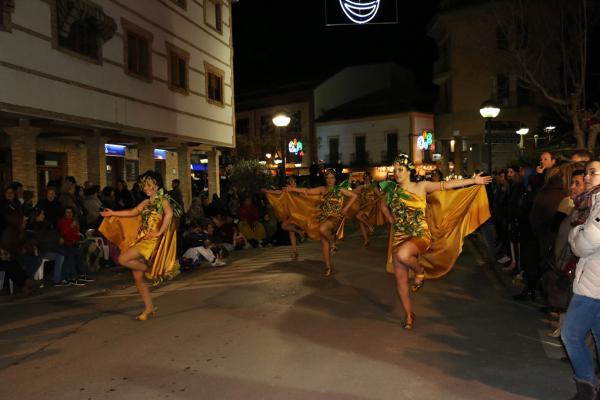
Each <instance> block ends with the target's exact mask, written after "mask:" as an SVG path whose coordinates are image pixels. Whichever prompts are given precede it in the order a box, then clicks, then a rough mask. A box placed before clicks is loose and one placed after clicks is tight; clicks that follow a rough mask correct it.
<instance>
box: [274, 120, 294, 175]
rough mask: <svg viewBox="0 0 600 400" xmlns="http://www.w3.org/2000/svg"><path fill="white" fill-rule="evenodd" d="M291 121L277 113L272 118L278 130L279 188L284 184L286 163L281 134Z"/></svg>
mask: <svg viewBox="0 0 600 400" xmlns="http://www.w3.org/2000/svg"><path fill="white" fill-rule="evenodd" d="M291 120H292V119H291V118H290V117H289V116H288V115H286V114H284V113H279V114H277V115H275V116H274V117H273V125H275V126H276V127H277V128H278V129H279V136H280V142H281V162H280V163H281V186H283V185H284V184H285V165H286V163H287V157H286V151H285V135H284V134H283V130H284V128H285V127H287V126H288V125H289V124H290V121H291ZM275 161H277V160H275Z"/></svg>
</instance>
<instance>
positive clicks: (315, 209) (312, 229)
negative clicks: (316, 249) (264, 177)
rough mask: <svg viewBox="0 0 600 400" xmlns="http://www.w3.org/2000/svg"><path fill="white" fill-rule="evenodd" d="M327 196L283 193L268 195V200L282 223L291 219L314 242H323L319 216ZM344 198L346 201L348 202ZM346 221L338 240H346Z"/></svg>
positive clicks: (340, 228)
mask: <svg viewBox="0 0 600 400" xmlns="http://www.w3.org/2000/svg"><path fill="white" fill-rule="evenodd" d="M324 197H325V196H321V195H319V194H300V193H296V192H282V193H280V194H273V193H267V200H268V201H269V203H270V204H271V206H272V207H273V211H274V212H275V215H276V216H277V218H278V219H279V220H280V221H285V220H286V219H290V220H291V221H292V222H293V223H294V225H296V226H297V227H298V228H300V229H302V230H303V231H304V232H306V234H307V235H308V237H309V238H311V239H312V240H321V235H320V233H319V224H320V223H321V222H320V221H319V216H320V215H321V209H320V206H321V202H322V201H323V199H324ZM346 199H347V198H346V197H345V196H344V201H346ZM344 220H345V218H343V219H342V220H341V222H339V227H338V229H337V231H336V239H338V240H342V239H343V238H344Z"/></svg>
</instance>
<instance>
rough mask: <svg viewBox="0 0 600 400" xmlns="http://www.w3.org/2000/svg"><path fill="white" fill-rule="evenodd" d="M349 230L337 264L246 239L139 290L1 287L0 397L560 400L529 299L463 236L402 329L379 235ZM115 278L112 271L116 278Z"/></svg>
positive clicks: (561, 381) (557, 370)
mask: <svg viewBox="0 0 600 400" xmlns="http://www.w3.org/2000/svg"><path fill="white" fill-rule="evenodd" d="M360 243H361V240H360V238H359V237H358V235H357V233H356V232H354V233H351V234H350V235H348V237H347V239H346V241H345V242H344V243H341V244H340V245H339V246H338V248H339V250H338V254H337V255H336V256H335V260H334V263H335V267H336V269H337V270H338V273H337V274H336V275H335V276H334V278H331V279H325V278H321V277H320V272H321V262H320V250H319V247H318V245H317V244H316V243H307V244H303V245H301V255H300V259H299V260H298V261H294V262H292V261H290V260H289V248H285V247H284V248H281V247H279V248H266V249H256V250H248V251H246V252H245V253H243V254H240V255H239V256H243V257H239V258H238V259H237V260H235V261H233V262H231V263H230V264H229V265H227V266H226V267H223V268H219V269H214V270H210V271H202V272H193V273H187V274H183V275H182V276H181V277H180V278H178V279H177V280H175V281H173V282H171V283H169V284H168V285H166V286H163V287H161V288H159V289H156V290H154V291H153V296H154V297H155V302H156V304H157V305H158V307H159V312H158V315H157V317H156V318H154V319H152V320H150V321H148V322H138V321H135V320H134V317H135V315H136V314H137V313H138V312H139V311H140V310H141V309H142V305H141V302H140V300H139V299H138V296H137V294H136V292H135V288H133V287H131V286H130V285H129V284H127V285H123V284H122V283H119V284H114V285H112V286H110V285H109V286H110V287H109V288H108V289H102V290H97V289H96V290H95V289H94V285H90V286H87V287H86V288H83V289H82V288H67V289H63V290H60V291H58V290H54V291H49V294H48V295H44V296H34V297H32V298H25V299H17V300H15V299H9V298H8V296H6V295H4V296H2V297H1V298H0V399H3V400H9V399H20V400H27V399H61V400H69V399H84V400H85V399H94V400H95V399H144V400H151V399H244V400H253V399H277V400H288V399H324V400H325V399H326V400H332V399H448V400H450V399H565V398H568V397H569V396H570V395H572V393H573V387H572V383H571V380H570V379H571V378H570V376H571V370H570V367H569V365H568V364H567V363H565V362H561V361H560V360H559V359H560V357H561V356H562V349H561V346H560V343H559V342H557V341H556V340H554V339H549V338H547V337H546V335H545V333H546V331H547V329H546V326H545V324H544V322H543V318H544V316H543V315H542V314H540V313H539V312H538V311H537V306H536V305H535V304H530V303H526V304H520V303H515V302H513V301H511V300H510V296H509V292H508V291H507V289H506V288H505V287H504V286H502V285H501V283H500V281H499V280H497V279H496V278H495V277H494V274H493V273H492V272H491V271H490V270H489V269H487V267H485V266H483V265H481V260H480V258H479V256H478V254H479V251H478V250H477V248H476V247H477V242H476V241H467V245H466V247H465V251H464V252H463V255H462V256H461V257H460V258H459V260H458V262H457V265H456V267H455V268H454V270H453V271H452V272H451V273H450V275H448V276H447V277H446V278H444V279H442V280H437V281H428V282H426V284H425V287H424V289H423V290H422V291H421V292H419V293H417V294H416V295H414V296H413V300H414V302H415V308H416V309H415V311H416V315H417V317H416V325H415V329H414V330H413V331H405V330H403V329H402V327H401V322H402V318H403V316H402V313H401V311H400V307H399V304H398V301H397V299H396V295H395V292H394V286H393V279H392V278H391V276H390V275H388V274H386V273H385V272H384V259H385V254H384V252H385V238H384V237H383V234H382V233H381V234H380V235H378V236H377V237H376V238H375V239H374V240H372V244H371V246H370V247H368V248H362V247H360ZM123 276H125V277H127V276H126V275H123Z"/></svg>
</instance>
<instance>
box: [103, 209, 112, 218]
mask: <svg viewBox="0 0 600 400" xmlns="http://www.w3.org/2000/svg"><path fill="white" fill-rule="evenodd" d="M100 215H101V216H103V217H110V216H111V215H113V210H111V209H110V208H105V209H104V210H103V211H100Z"/></svg>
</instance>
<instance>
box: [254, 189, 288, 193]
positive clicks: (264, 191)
mask: <svg viewBox="0 0 600 400" xmlns="http://www.w3.org/2000/svg"><path fill="white" fill-rule="evenodd" d="M260 191H261V192H263V193H269V194H281V193H283V190H281V189H277V190H274V189H264V188H263V189H260Z"/></svg>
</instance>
